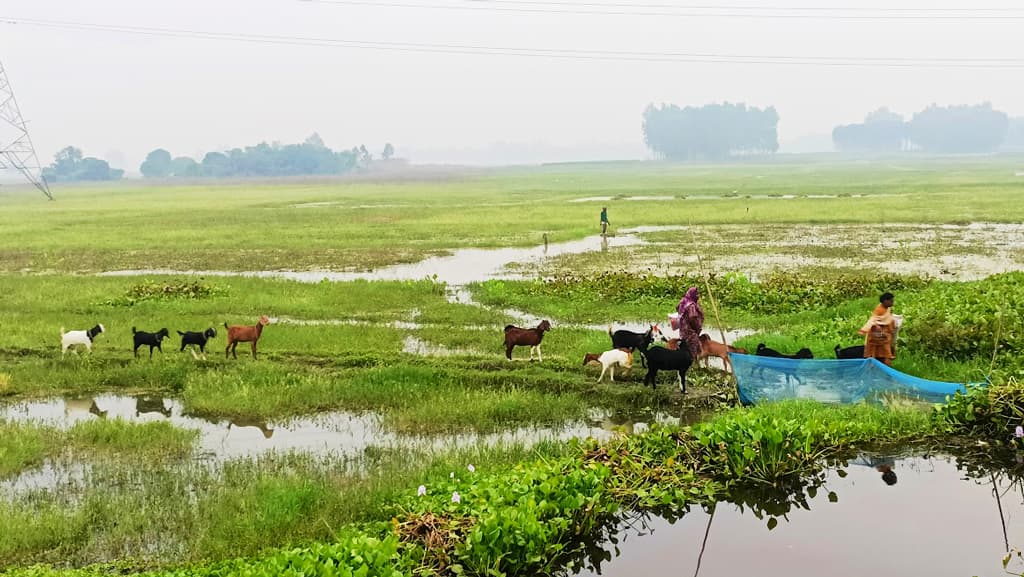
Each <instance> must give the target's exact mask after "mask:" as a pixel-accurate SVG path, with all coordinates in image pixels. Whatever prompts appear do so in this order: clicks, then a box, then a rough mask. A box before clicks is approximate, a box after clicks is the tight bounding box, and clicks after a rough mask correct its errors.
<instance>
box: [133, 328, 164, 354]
mask: <svg viewBox="0 0 1024 577" xmlns="http://www.w3.org/2000/svg"><path fill="white" fill-rule="evenodd" d="M170 334H171V333H170V332H169V331H168V330H167V329H165V328H164V329H160V330H158V331H157V332H155V333H147V332H145V331H137V330H135V327H132V340H133V341H134V343H135V358H139V347H141V346H144V345H149V358H153V348H154V347H155V348H156V349H158V350H159V351H160V354H163V352H164V349H163V347H162V346H161V345H160V343H162V342H163V340H164V339H166V338H167V336H168V335H170Z"/></svg>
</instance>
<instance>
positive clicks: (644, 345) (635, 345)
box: [608, 325, 661, 367]
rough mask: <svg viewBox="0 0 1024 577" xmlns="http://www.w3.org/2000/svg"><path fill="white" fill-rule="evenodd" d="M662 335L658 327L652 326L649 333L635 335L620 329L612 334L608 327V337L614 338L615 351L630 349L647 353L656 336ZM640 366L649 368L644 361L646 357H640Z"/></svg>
mask: <svg viewBox="0 0 1024 577" xmlns="http://www.w3.org/2000/svg"><path fill="white" fill-rule="evenodd" d="M655 334H657V335H659V336H660V335H661V331H660V330H658V325H651V327H650V328H649V329H647V332H644V333H634V332H633V331H627V330H625V329H620V330H617V331H615V332H612V328H611V327H608V336H610V337H611V338H612V348H613V349H629V350H631V351H640V352H641V353H643V352H644V351H646V350H647V349H648V348H649V347H650V346H651V344H652V343H653V342H654V335H655ZM640 364H641V365H643V366H644V367H646V366H647V362H646V361H645V360H644V356H643V355H641V356H640Z"/></svg>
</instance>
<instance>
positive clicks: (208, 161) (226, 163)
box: [202, 152, 233, 177]
mask: <svg viewBox="0 0 1024 577" xmlns="http://www.w3.org/2000/svg"><path fill="white" fill-rule="evenodd" d="M232 173H233V171H232V169H231V159H230V158H228V157H227V155H226V154H224V153H223V152H207V153H206V156H204V157H203V162H202V174H203V176H212V177H224V176H231V175H232Z"/></svg>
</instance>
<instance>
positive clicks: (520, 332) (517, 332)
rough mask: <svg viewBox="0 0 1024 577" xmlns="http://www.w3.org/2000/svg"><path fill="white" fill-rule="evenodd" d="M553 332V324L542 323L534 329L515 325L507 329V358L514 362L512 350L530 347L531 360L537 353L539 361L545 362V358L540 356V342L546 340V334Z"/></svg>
mask: <svg viewBox="0 0 1024 577" xmlns="http://www.w3.org/2000/svg"><path fill="white" fill-rule="evenodd" d="M550 330H551V323H549V322H548V321H541V322H540V324H539V325H537V326H536V327H534V328H532V329H524V328H520V327H517V326H513V325H507V326H506V327H505V358H507V359H508V360H510V361H511V360H512V349H514V348H516V347H517V346H520V347H530V360H531V361H532V360H533V351H535V350H536V351H537V361H538V362H543V361H544V357H542V356H541V354H540V342H541V341H542V340H544V333H545V332H546V331H550Z"/></svg>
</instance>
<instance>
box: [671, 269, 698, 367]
mask: <svg viewBox="0 0 1024 577" xmlns="http://www.w3.org/2000/svg"><path fill="white" fill-rule="evenodd" d="M698 298H700V293H699V292H698V291H697V287H695V286H692V287H690V289H689V290H687V291H686V296H684V297H683V300H681V301H679V305H678V306H677V307H676V312H678V313H679V338H681V339H683V342H685V343H686V348H688V349H689V350H690V355H691V356H692V357H693V360H694V361H696V360H697V359H699V358H700V333H701V331H703V330H704V311H703V310H701V308H700V304H698V303H697V299H698Z"/></svg>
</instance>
